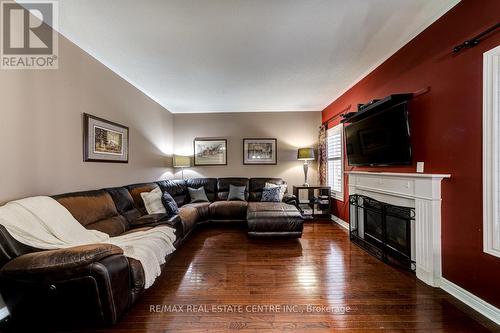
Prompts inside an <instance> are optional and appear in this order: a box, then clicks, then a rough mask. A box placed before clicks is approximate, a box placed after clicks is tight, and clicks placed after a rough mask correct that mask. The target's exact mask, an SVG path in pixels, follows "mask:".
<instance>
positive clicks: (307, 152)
mask: <svg viewBox="0 0 500 333" xmlns="http://www.w3.org/2000/svg"><path fill="white" fill-rule="evenodd" d="M297 159H298V160H301V161H312V160H314V148H299V149H298V150H297Z"/></svg>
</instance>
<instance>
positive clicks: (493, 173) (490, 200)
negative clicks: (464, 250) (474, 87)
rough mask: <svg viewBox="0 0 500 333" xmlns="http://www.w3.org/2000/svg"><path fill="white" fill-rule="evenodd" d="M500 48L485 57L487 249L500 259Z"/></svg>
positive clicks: (485, 211)
mask: <svg viewBox="0 0 500 333" xmlns="http://www.w3.org/2000/svg"><path fill="white" fill-rule="evenodd" d="M499 63H500V46H497V47H496V48H494V49H492V50H490V51H488V52H486V53H485V54H484V58H483V250H484V252H486V253H489V254H491V255H494V256H497V257H500V136H499V131H500V120H499V112H500V88H499V87H500V65H499Z"/></svg>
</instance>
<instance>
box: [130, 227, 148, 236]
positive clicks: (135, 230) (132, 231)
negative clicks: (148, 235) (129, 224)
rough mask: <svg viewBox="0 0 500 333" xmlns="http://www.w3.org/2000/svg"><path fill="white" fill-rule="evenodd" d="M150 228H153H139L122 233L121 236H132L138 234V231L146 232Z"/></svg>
mask: <svg viewBox="0 0 500 333" xmlns="http://www.w3.org/2000/svg"><path fill="white" fill-rule="evenodd" d="M152 228H153V227H140V228H135V229H130V230H129V231H127V232H124V233H123V235H128V234H133V233H134V232H138V231H148V230H150V229H152Z"/></svg>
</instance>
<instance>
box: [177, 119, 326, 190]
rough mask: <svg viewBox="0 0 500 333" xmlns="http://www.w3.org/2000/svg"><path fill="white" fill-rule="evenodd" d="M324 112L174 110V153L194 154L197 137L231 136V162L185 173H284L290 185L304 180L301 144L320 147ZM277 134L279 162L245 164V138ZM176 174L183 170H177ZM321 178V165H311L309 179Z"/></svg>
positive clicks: (198, 168) (223, 174)
mask: <svg viewBox="0 0 500 333" xmlns="http://www.w3.org/2000/svg"><path fill="white" fill-rule="evenodd" d="M320 123H321V112H262V113H260V112H259V113H205V114H174V137H175V147H174V153H175V154H180V155H191V156H192V154H193V139H194V138H195V137H218V138H227V140H228V147H227V149H228V156H227V162H228V165H227V166H204V167H192V168H189V169H187V170H185V172H184V177H186V178H190V177H232V176H235V177H237V176H242V177H282V178H284V179H285V180H286V181H287V182H288V183H289V184H290V185H294V184H302V183H303V182H304V173H303V169H302V162H300V161H297V148H299V147H317V140H318V128H319V126H320ZM252 137H253V138H259V137H262V138H277V139H278V164H277V165H270V166H264V165H243V142H242V139H243V138H252ZM174 171H175V176H176V178H180V171H179V170H178V169H176V170H174ZM316 182H317V166H316V162H314V163H313V164H312V165H311V166H310V168H309V183H312V184H313V183H316Z"/></svg>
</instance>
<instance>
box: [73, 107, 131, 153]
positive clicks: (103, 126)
mask: <svg viewBox="0 0 500 333" xmlns="http://www.w3.org/2000/svg"><path fill="white" fill-rule="evenodd" d="M128 144H129V135H128V127H126V126H123V125H120V124H117V123H114V122H111V121H109V120H105V119H102V118H99V117H95V116H92V115H90V114H87V113H84V114H83V160H84V162H111V163H128Z"/></svg>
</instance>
